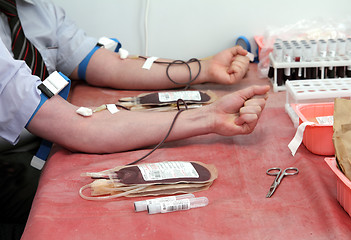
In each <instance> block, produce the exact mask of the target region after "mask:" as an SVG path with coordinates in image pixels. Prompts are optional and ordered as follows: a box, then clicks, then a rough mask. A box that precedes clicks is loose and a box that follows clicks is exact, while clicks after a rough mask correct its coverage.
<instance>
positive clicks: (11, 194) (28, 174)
mask: <svg viewBox="0 0 351 240" xmlns="http://www.w3.org/2000/svg"><path fill="white" fill-rule="evenodd" d="M33 154H34V153H33V152H21V153H7V154H3V153H0V239H1V240H2V239H4V240H5V239H6V240H7V239H11V240H14V239H20V238H21V236H22V233H23V230H24V227H25V225H26V222H27V218H28V215H29V212H30V209H31V206H32V201H33V198H34V195H35V192H36V190H37V186H38V181H39V177H40V171H39V170H37V169H35V168H33V167H32V166H30V162H31V159H32V157H33Z"/></svg>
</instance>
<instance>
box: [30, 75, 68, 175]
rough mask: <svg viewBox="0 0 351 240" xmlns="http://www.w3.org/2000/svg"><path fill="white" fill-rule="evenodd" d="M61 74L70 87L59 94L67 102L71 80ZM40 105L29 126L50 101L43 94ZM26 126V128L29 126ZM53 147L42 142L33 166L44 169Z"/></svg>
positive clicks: (33, 160) (49, 143)
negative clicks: (42, 107) (46, 102)
mask: <svg viewBox="0 0 351 240" xmlns="http://www.w3.org/2000/svg"><path fill="white" fill-rule="evenodd" d="M59 74H60V75H61V76H62V77H63V78H64V79H65V80H66V81H67V82H68V85H67V86H66V87H65V88H64V89H62V90H61V92H59V93H58V94H59V95H60V96H61V97H62V98H64V99H66V100H67V98H68V94H69V90H70V88H71V80H70V79H69V78H68V77H66V76H65V75H64V74H63V73H61V72H59ZM40 98H41V99H40V103H39V105H38V107H37V108H36V109H35V111H34V113H33V115H32V117H31V118H30V119H29V121H28V123H27V125H28V124H29V123H30V121H31V120H32V118H33V117H34V116H35V114H36V113H37V112H38V110H39V109H40V107H41V106H42V105H43V104H44V103H45V101H46V100H48V97H47V96H46V95H45V94H43V93H41V94H40ZM27 125H26V126H27ZM51 146H52V142H50V141H47V140H45V139H42V140H41V144H40V146H39V149H38V151H37V153H36V154H35V156H34V157H33V159H32V161H31V165H32V166H33V167H35V168H37V169H39V170H41V169H42V167H43V166H44V164H45V161H46V159H47V158H48V156H49V154H50V151H51Z"/></svg>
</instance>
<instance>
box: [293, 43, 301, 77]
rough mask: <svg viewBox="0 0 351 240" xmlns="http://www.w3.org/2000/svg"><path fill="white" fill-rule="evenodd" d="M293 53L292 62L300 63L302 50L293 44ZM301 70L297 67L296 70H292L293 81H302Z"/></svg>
mask: <svg viewBox="0 0 351 240" xmlns="http://www.w3.org/2000/svg"><path fill="white" fill-rule="evenodd" d="M293 52H294V62H301V60H302V48H301V46H300V45H299V44H298V43H295V45H294V48H293ZM302 76H303V75H302V68H301V67H298V68H294V70H293V79H296V80H299V79H302V78H303V77H302Z"/></svg>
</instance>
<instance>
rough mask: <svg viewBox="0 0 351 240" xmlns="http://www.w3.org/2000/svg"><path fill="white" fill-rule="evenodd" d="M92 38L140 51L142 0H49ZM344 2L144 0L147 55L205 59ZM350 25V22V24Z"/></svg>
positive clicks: (338, 9)
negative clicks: (111, 39)
mask: <svg viewBox="0 0 351 240" xmlns="http://www.w3.org/2000/svg"><path fill="white" fill-rule="evenodd" d="M53 1H54V2H55V3H56V4H57V5H59V6H62V7H63V8H64V9H65V10H66V12H67V14H68V16H69V17H70V18H72V19H73V20H74V21H75V22H76V24H77V25H78V26H80V27H82V28H83V29H85V31H86V32H87V33H88V34H89V35H92V36H95V37H97V38H98V37H101V36H108V37H116V38H118V39H119V40H120V41H121V42H122V44H123V47H124V48H126V49H127V50H129V52H130V53H132V54H145V34H144V13H145V6H146V2H147V1H146V0H95V1H94V0H53ZM350 11H351V1H350V0H334V1H329V0H291V1H284V0H265V1H261V0H243V1H238V0H150V5H149V17H148V36H149V37H148V39H149V44H148V46H149V48H148V49H149V50H148V55H149V56H158V57H169V58H177V59H188V58H191V57H205V56H209V55H212V54H214V53H216V52H218V51H220V50H221V49H224V48H227V47H230V46H232V45H234V44H235V41H236V39H237V37H238V36H240V35H244V36H246V37H247V38H248V39H249V40H250V42H251V45H253V46H254V40H253V36H255V35H262V34H263V33H264V31H265V29H267V27H268V26H277V27H282V26H284V25H287V24H293V23H295V22H297V21H299V20H301V19H310V18H315V17H322V18H326V17H327V18H329V17H332V18H334V19H336V20H339V19H340V20H342V19H345V18H348V16H349V15H350V16H351V14H350ZM350 27H351V26H350Z"/></svg>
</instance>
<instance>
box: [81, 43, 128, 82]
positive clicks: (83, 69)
mask: <svg viewBox="0 0 351 240" xmlns="http://www.w3.org/2000/svg"><path fill="white" fill-rule="evenodd" d="M110 39H111V40H113V41H115V42H116V43H117V46H116V48H115V49H114V52H118V51H119V49H120V48H121V47H122V44H121V43H120V41H118V39H117V38H110ZM101 46H103V45H101V44H99V43H98V44H97V45H96V46H95V47H94V48H93V50H91V51H90V53H89V54H88V55H87V56H86V57H85V58H84V59H83V61H82V62H81V63H80V64H79V65H78V77H79V79H82V80H85V79H86V78H85V77H86V71H87V67H88V63H89V61H90V58H91V57H92V56H93V55H94V53H95V52H96V50H98V49H99V48H100V47H101Z"/></svg>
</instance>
